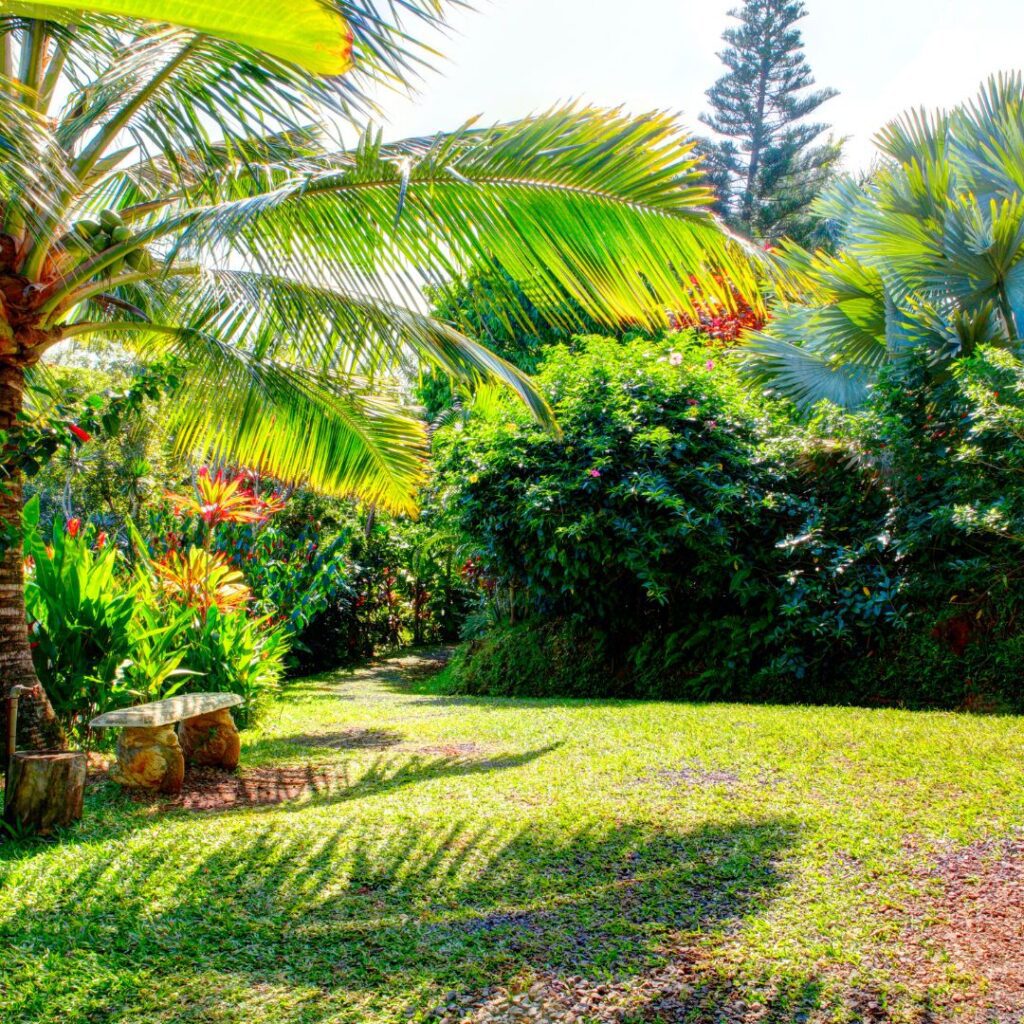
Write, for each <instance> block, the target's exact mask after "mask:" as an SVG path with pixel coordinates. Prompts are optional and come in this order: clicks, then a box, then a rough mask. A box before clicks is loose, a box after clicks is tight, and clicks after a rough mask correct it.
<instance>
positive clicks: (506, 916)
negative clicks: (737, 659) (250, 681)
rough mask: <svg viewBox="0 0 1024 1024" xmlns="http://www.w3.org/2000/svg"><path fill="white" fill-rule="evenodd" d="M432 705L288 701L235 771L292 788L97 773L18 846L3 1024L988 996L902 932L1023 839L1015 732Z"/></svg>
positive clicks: (719, 711) (790, 1012) (660, 708)
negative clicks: (536, 1001)
mask: <svg viewBox="0 0 1024 1024" xmlns="http://www.w3.org/2000/svg"><path fill="white" fill-rule="evenodd" d="M433 689H436V687H435V686H432V685H431V684H430V683H429V682H424V681H423V680H422V679H419V677H418V676H416V675H415V674H413V675H411V674H410V672H409V663H408V662H406V663H399V662H392V663H387V664H385V665H383V666H379V667H376V668H371V669H364V670H360V671H357V672H339V673H337V674H334V675H331V676H327V677H322V678H319V679H315V680H308V681H304V682H302V683H299V684H296V685H294V686H292V687H291V688H290V689H289V690H288V691H287V692H286V693H285V694H284V695H283V696H282V697H281V699H280V700H279V701H278V702H277V703H276V704H275V705H274V706H273V707H272V709H271V710H270V712H269V713H268V715H267V716H266V717H265V719H264V721H263V725H262V727H261V729H260V730H258V731H255V732H251V733H249V734H246V735H245V737H244V741H245V746H244V749H243V765H244V766H245V768H246V770H247V771H249V772H253V773H256V775H257V776H258V777H259V778H260V779H261V780H263V781H262V786H263V788H262V790H261V793H262V797H263V798H264V799H268V800H275V799H278V798H279V797H278V796H275V795H274V793H273V792H272V790H273V780H274V778H275V773H277V772H280V777H281V779H283V780H286V781H287V785H283V786H282V795H284V794H285V791H287V792H294V783H295V779H296V778H297V777H301V778H305V779H307V780H308V786H309V788H308V791H307V792H305V793H304V794H302V795H301V796H299V797H298V798H297V799H290V800H284V801H283V802H278V803H270V804H267V805H264V806H244V805H243V806H232V807H229V808H228V809H221V810H206V811H196V810H189V809H186V808H183V807H167V806H166V805H165V804H163V803H161V802H159V801H157V802H148V803H146V802H142V803H140V802H135V801H133V800H132V799H130V798H129V797H128V796H127V795H126V794H124V793H123V792H122V791H120V790H119V789H118V788H117V787H115V786H114V785H113V784H111V783H106V782H103V783H99V784H97V785H95V786H93V787H92V788H91V789H90V792H89V795H88V798H87V805H86V814H85V820H84V821H83V822H82V823H81V824H80V825H78V826H76V827H75V828H73V829H72V830H70V831H68V832H67V833H66V834H64V835H63V836H61V837H60V839H59V841H57V842H53V843H38V842H36V843H14V842H7V843H4V844H3V845H0V1020H2V1021H3V1024H15V1022H61V1024H63V1022H68V1024H71V1022H123V1024H128V1022H133V1024H134V1022H140V1024H141V1022H143V1021H145V1022H147V1024H155V1022H175V1024H178V1022H192V1021H196V1022H199V1021H202V1022H217V1024H221V1022H223V1024H227V1022H238V1024H243V1022H244V1024H264V1022H266V1024H271V1022H273V1024H291V1022H309V1024H314V1022H316V1024H319V1022H328V1021H331V1022H371V1024H375V1022H394V1021H405V1020H413V1021H416V1020H424V1019H427V1017H428V1015H429V1014H430V1013H431V1012H432V1011H433V1010H434V1008H435V1007H437V1006H438V1005H439V1004H443V1003H446V1002H452V1003H458V1004H459V1005H460V1006H469V1005H470V1004H472V1002H473V1000H474V998H475V996H476V994H477V993H480V992H481V991H483V990H485V989H487V988H489V987H493V986H504V987H507V988H510V989H511V990H512V991H513V992H515V991H519V990H522V991H525V990H527V989H528V988H529V987H530V986H531V985H532V984H533V983H534V982H535V981H536V980H537V979H539V978H548V979H550V978H567V979H568V978H571V979H575V980H578V979H583V980H584V981H585V982H586V983H588V984H590V983H600V982H605V981H607V982H617V983H624V984H625V986H626V988H627V989H628V987H629V986H630V985H633V984H635V985H636V986H637V988H638V991H640V990H641V989H642V987H643V984H644V979H645V978H647V977H650V976H651V975H652V974H656V973H657V972H658V971H659V970H660V969H662V968H664V967H665V965H667V964H672V963H679V962H685V964H686V965H687V966H686V971H687V972H690V973H692V975H693V983H694V985H695V986H696V989H695V990H696V993H697V997H698V998H697V1001H696V1002H694V1003H693V1011H692V1014H691V1015H690V1017H689V1018H688V1019H693V1020H718V1019H719V1015H718V1010H719V1009H720V1008H719V1007H717V1006H716V1004H715V1000H716V999H718V998H720V997H719V996H718V995H716V993H721V992H722V991H723V990H724V989H723V986H725V987H726V988H727V989H728V990H729V991H730V992H731V993H732V995H731V996H730V999H736V998H739V997H742V1000H743V1002H741V1003H740V1005H741V1006H743V1005H746V1006H747V1007H750V1006H753V1007H754V1009H755V1011H757V1010H758V1009H759V1008H760V1007H762V1006H763V1007H765V1008H766V1009H765V1011H764V1012H765V1013H768V1014H769V1018H770V1019H773V1020H782V1019H785V1020H792V1021H805V1020H809V1019H837V1020H847V1019H860V1017H859V1015H861V1014H863V1013H865V1012H867V1011H864V1009H863V1007H864V1006H865V1005H870V1006H871V1007H872V1008H873V1009H872V1010H871V1011H870V1013H869V1014H868V1016H869V1017H870V1016H871V1015H872V1014H873V1015H874V1016H873V1019H878V1018H879V1016H880V1015H882V1016H886V1017H891V1018H893V1019H901V1018H906V1019H912V1018H914V1017H917V1016H920V1015H921V1014H924V1013H935V1012H936V1010H935V1008H936V1007H939V1008H942V1007H945V1006H952V1005H955V1001H956V1000H960V1001H961V1005H963V1003H964V1002H966V1003H967V1005H970V1001H971V1000H972V999H975V998H977V995H976V993H977V987H976V986H975V985H974V982H973V980H972V978H971V977H970V976H968V975H965V974H964V973H963V972H962V971H961V970H959V969H958V968H957V966H956V965H955V964H953V963H949V962H946V961H945V959H944V956H943V953H942V950H941V949H935V950H932V951H931V952H930V953H929V954H928V955H929V956H931V958H932V959H933V960H934V964H933V965H932V967H933V968H934V969H933V971H932V973H933V974H934V977H933V978H932V980H931V981H930V982H929V985H928V987H927V988H925V989H922V988H921V986H920V985H917V984H916V982H915V981H914V980H913V978H911V977H909V976H908V975H907V972H906V969H905V957H906V952H905V950H906V937H907V930H908V929H911V930H914V929H916V930H917V931H920V930H921V929H924V928H926V927H927V925H928V920H927V915H925V916H924V917H923V918H922V915H921V912H920V909H919V908H920V907H921V906H922V905H923V903H922V901H924V900H926V898H927V896H928V891H929V887H930V886H932V884H933V882H932V881H931V876H930V875H929V868H930V866H931V865H932V864H933V863H935V862H936V859H937V858H939V857H941V856H943V855H944V854H946V853H948V851H949V850H950V849H955V848H957V847H959V846H962V845H965V844H971V843H974V842H976V841H979V840H983V839H991V838H1001V837H1007V836H1010V835H1012V834H1013V832H1014V829H1015V828H1016V827H1017V826H1019V825H1020V824H1021V823H1022V822H1024V720H1021V719H1014V718H982V717H967V716H958V715H951V714H913V713H905V712H900V711H868V710H856V709H853V710H851V709H828V708H775V707H750V706H732V705H713V706H694V705H686V704H655V703H614V702H592V703H586V702H572V701H539V702H531V701H507V700H480V699H453V698H448V697H445V696H443V695H439V694H437V693H434V692H432V690H433ZM268 780H269V781H268ZM288 786H291V787H292V788H291V789H290V790H289V789H288ZM268 787H269V789H268ZM268 794H269V795H268ZM930 969H931V968H930ZM574 983H576V981H574ZM702 993H703V995H702ZM737 994H738V995H737ZM865 994H867V996H870V1002H868V1001H867V996H866V995H865ZM769 1010H770V1013H769ZM950 1012H952V1011H950ZM944 1013H945V1011H944V1010H942V1009H940V1010H939V1011H938V1016H940V1017H942V1016H943V1015H944ZM456 1019H462V1011H461V1010H460V1012H459V1014H458V1015H457V1018H456ZM581 1019H586V1017H585V1016H584V1017H583V1018H581ZM621 1019H622V1020H623V1021H629V1020H637V1021H641V1020H649V1021H656V1020H660V1019H670V1018H668V1017H664V1018H663V1017H661V1016H659V1011H658V1010H657V1009H656V1008H654V1007H650V1006H649V1007H647V1008H646V1009H645V1008H644V1004H643V1000H642V998H640V997H638V1001H637V1004H636V1006H635V1007H634V1008H633V1009H632V1010H631V1011H629V1012H628V1013H624V1014H623V1015H622V1016H621ZM671 1019H676V1018H674V1017H673V1018H671ZM933 1019H934V1018H933Z"/></svg>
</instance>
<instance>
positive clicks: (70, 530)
mask: <svg viewBox="0 0 1024 1024" xmlns="http://www.w3.org/2000/svg"><path fill="white" fill-rule="evenodd" d="M24 525H25V551H26V554H27V556H28V557H27V582H26V593H25V599H26V608H27V611H28V616H29V626H30V630H31V635H32V643H33V655H34V659H35V665H36V670H37V672H38V673H39V675H40V678H41V679H42V680H43V682H44V683H45V685H46V688H47V692H48V693H49V694H50V695H51V701H52V703H53V705H54V709H55V710H56V712H57V714H58V715H59V716H60V717H61V718H62V719H63V721H64V722H65V724H66V725H67V726H69V727H70V728H72V729H73V730H75V731H78V732H81V731H83V729H84V727H85V725H86V723H88V721H89V720H90V719H91V718H92V717H94V716H95V715H96V714H99V713H101V712H103V711H107V710H110V709H112V708H117V707H123V706H127V705H131V704H134V703H138V702H139V701H150V700H159V699H161V698H163V697H169V696H172V695H173V694H175V693H178V692H194V691H214V692H221V691H223V692H230V693H237V694H239V695H240V696H242V697H243V698H244V699H245V701H246V705H245V707H244V708H243V709H242V711H241V716H242V718H243V720H248V719H251V717H252V716H253V715H254V714H255V713H256V712H257V711H258V709H259V705H260V703H261V702H262V700H263V698H264V697H265V696H266V694H267V693H269V692H271V691H272V690H273V689H275V688H276V687H277V685H278V682H279V680H280V678H281V676H282V674H283V662H284V657H285V654H286V652H287V644H286V639H285V634H284V632H283V631H282V630H281V629H279V628H277V627H274V626H273V625H272V624H270V623H269V622H267V621H266V620H265V619H262V618H254V617H250V615H249V614H248V610H247V604H248V598H249V591H248V588H247V587H246V586H245V585H244V583H243V581H242V577H241V574H240V573H239V572H238V571H237V570H235V569H233V568H232V567H231V566H230V565H229V563H228V562H227V560H226V559H225V558H224V557H223V556H222V555H218V554H212V553H210V552H207V551H205V550H203V549H201V548H192V549H190V550H189V551H188V552H187V553H181V552H177V551H174V552H171V553H170V554H169V555H168V556H167V557H166V558H165V559H164V560H162V561H160V562H153V561H150V560H149V559H148V558H147V559H144V560H143V563H142V564H141V565H139V566H138V567H137V569H136V570H135V571H133V570H132V568H131V566H130V565H129V564H128V561H127V559H126V557H125V554H124V553H123V552H122V551H121V550H120V549H119V548H118V547H116V546H115V545H112V544H108V543H107V542H106V538H105V537H104V535H103V533H102V532H97V531H96V530H95V529H94V528H93V527H91V526H87V525H85V524H83V523H82V521H81V520H79V519H71V520H68V522H67V523H66V524H55V525H54V527H53V529H52V531H51V538H50V543H48V544H45V543H43V541H42V539H41V537H40V533H39V501H38V499H33V500H32V501H31V502H30V503H29V505H28V506H27V508H26V513H25V524H24Z"/></svg>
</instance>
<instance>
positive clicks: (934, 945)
mask: <svg viewBox="0 0 1024 1024" xmlns="http://www.w3.org/2000/svg"><path fill="white" fill-rule="evenodd" d="M926 881H928V882H930V883H931V884H932V888H933V893H934V894H933V895H931V896H929V897H928V898H926V899H925V900H923V901H922V904H921V906H919V907H917V908H914V909H915V915H914V916H915V918H916V919H917V922H918V923H917V925H916V926H915V927H914V928H913V930H910V931H909V932H908V936H907V941H906V947H905V953H906V966H907V969H908V972H909V978H908V981H918V982H921V983H928V984H933V985H934V984H936V983H937V982H939V981H940V980H941V978H942V977H943V976H945V977H949V976H950V975H955V976H959V977H968V978H971V979H973V981H974V983H975V985H974V987H975V989H976V991H975V992H974V993H973V994H972V995H971V996H970V997H969V998H967V999H963V1000H962V1005H961V1006H960V1007H959V1008H958V1011H959V1012H958V1019H960V1020H963V1021H971V1022H973V1021H984V1022H986V1024H995V1022H998V1024H1020V1022H1021V1021H1024V836H1018V837H1014V838H1011V839H1006V840H1001V841H990V842H984V843H976V844H975V845H973V846H968V847H965V848H964V849H961V850H956V851H953V852H950V853H949V854H947V855H945V856H943V857H941V858H940V859H939V861H938V863H937V864H936V865H935V866H934V868H933V869H932V870H931V871H930V872H929V875H928V877H927V879H926Z"/></svg>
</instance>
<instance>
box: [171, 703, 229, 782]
mask: <svg viewBox="0 0 1024 1024" xmlns="http://www.w3.org/2000/svg"><path fill="white" fill-rule="evenodd" d="M178 740H179V742H180V743H181V749H182V753H183V754H184V755H185V760H186V761H187V762H188V763H189V764H198V765H203V766H204V767H210V768H227V769H228V770H229V771H234V770H235V769H236V768H237V767H238V760H239V758H240V757H241V754H242V741H241V739H240V737H239V735H238V730H237V729H236V728H235V722H234V719H233V718H232V717H231V712H230V711H229V710H228V709H227V708H222V709H221V710H219V711H211V712H210V713H209V714H206V715H196V717H195V718H186V719H185V721H184V722H182V723H181V725H180V726H178Z"/></svg>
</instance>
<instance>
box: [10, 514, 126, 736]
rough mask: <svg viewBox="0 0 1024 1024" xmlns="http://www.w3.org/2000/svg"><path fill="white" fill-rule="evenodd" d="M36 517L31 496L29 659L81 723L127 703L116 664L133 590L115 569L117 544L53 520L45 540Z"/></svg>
mask: <svg viewBox="0 0 1024 1024" xmlns="http://www.w3.org/2000/svg"><path fill="white" fill-rule="evenodd" d="M38 517H39V503H38V501H33V502H30V503H29V505H28V507H27V508H26V513H25V518H26V524H27V526H28V529H27V530H26V545H25V553H26V555H27V557H28V561H29V566H30V568H29V571H28V573H27V577H26V589H25V603H26V607H27V611H28V616H29V621H30V624H31V633H32V649H33V657H34V660H35V665H36V670H37V672H38V673H39V675H40V678H41V679H42V680H43V682H44V683H45V685H46V689H47V693H48V694H49V696H50V700H51V702H52V704H53V706H54V710H55V711H56V712H57V714H58V715H59V716H61V718H63V719H64V720H65V721H66V722H67V723H68V724H70V725H77V726H81V725H82V724H83V722H84V721H88V719H89V718H90V717H92V715H93V714H95V713H98V712H97V709H104V710H105V709H106V708H108V707H112V706H116V705H117V704H119V703H130V702H131V695H130V694H129V693H127V692H126V690H125V689H124V688H123V686H119V684H120V683H122V680H121V679H120V678H119V677H118V674H117V670H118V667H119V666H120V665H121V663H122V662H123V661H125V660H126V659H127V658H128V657H129V655H130V652H131V646H132V645H131V639H130V632H131V624H132V619H133V616H134V610H135V596H134V593H133V590H132V588H131V587H126V586H125V585H124V582H123V580H122V578H121V576H120V575H119V572H118V570H119V565H118V563H119V554H118V552H117V549H116V548H114V547H113V546H106V547H101V548H99V549H98V550H97V549H96V548H95V547H94V546H93V544H92V540H93V538H92V537H91V535H87V534H86V533H85V532H84V531H82V529H81V525H80V524H73V525H72V528H71V529H70V530H68V531H66V530H65V529H64V527H63V526H54V528H53V531H52V534H51V539H50V544H49V545H46V544H44V543H43V542H42V539H41V537H40V535H39V533H38V530H37V525H38Z"/></svg>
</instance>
